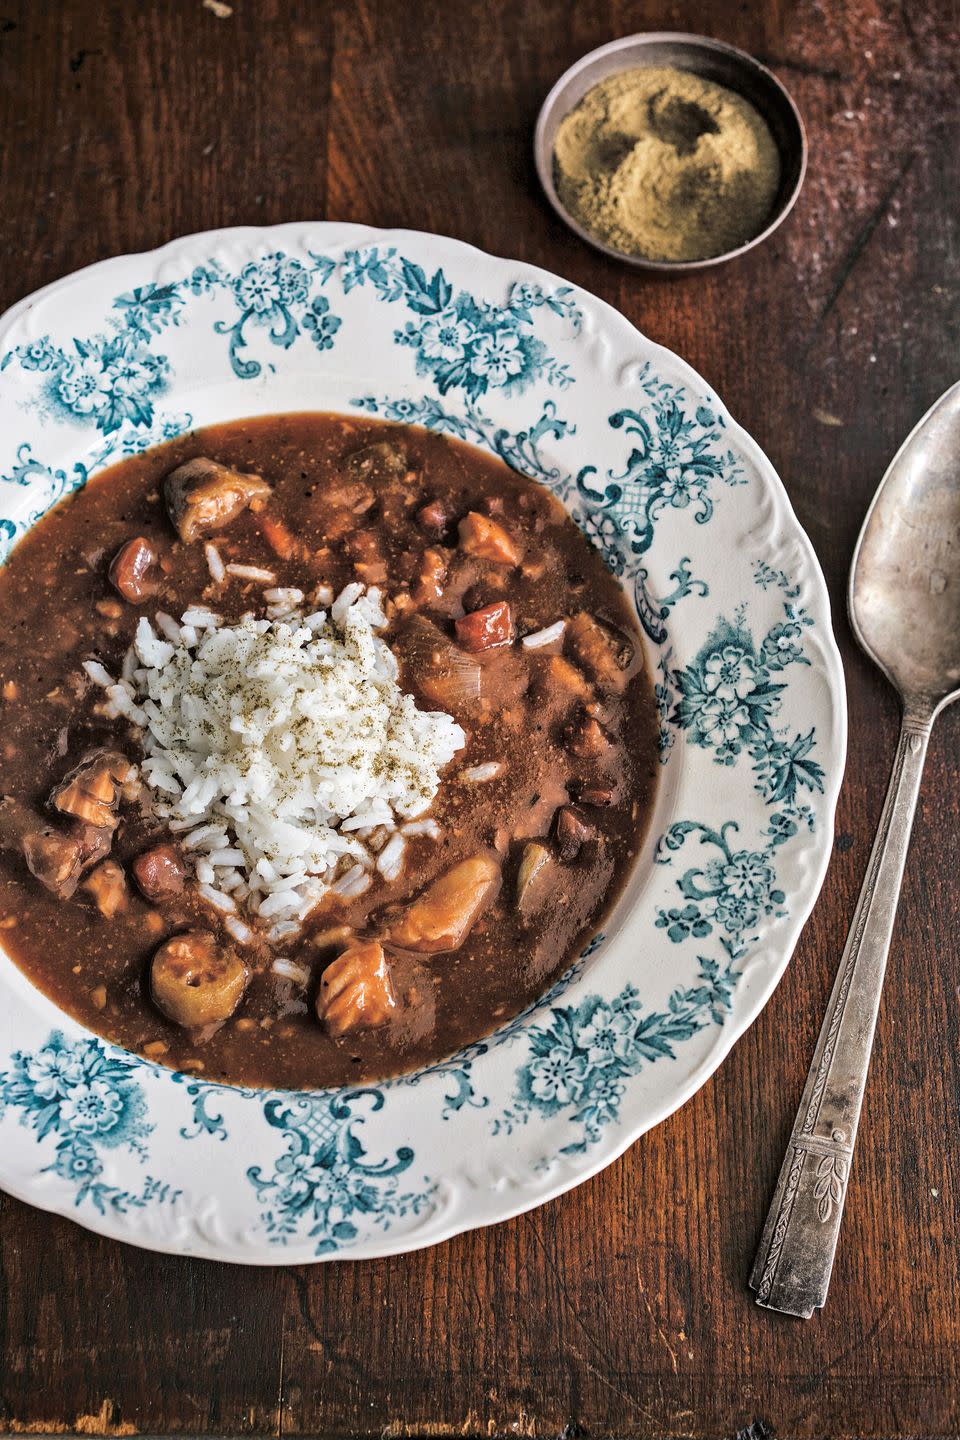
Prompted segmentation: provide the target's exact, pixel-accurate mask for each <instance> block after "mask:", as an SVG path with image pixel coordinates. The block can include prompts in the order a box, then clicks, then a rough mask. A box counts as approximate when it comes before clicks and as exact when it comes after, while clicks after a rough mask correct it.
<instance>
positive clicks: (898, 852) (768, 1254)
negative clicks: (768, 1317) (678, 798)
mask: <svg viewBox="0 0 960 1440" xmlns="http://www.w3.org/2000/svg"><path fill="white" fill-rule="evenodd" d="M930 725H931V721H930V720H928V719H914V718H912V717H905V718H904V721H903V725H902V728H901V731H900V741H899V744H898V746H897V754H896V759H895V761H894V765H893V774H892V775H891V777H890V785H889V788H888V790H887V798H886V800H885V801H884V806H883V813H882V815H881V817H880V825H879V828H878V830H877V838H876V840H875V841H874V845H873V850H872V851H871V854H870V863H869V865H868V866H867V873H866V876H865V878H864V882H863V888H862V889H861V891H860V898H859V900H858V901H857V908H856V910H855V912H854V916H853V923H852V924H851V926H850V932H849V934H848V936H847V943H846V945H845V946H844V951H843V957H842V959H841V961H840V969H839V972H838V974H837V978H836V980H835V981H834V986H833V991H832V992H831V995H830V1002H829V1004H828V1006H827V1013H826V1016H825V1017H824V1021H823V1027H822V1029H821V1031H820V1038H819V1040H818V1041H817V1048H816V1050H815V1052H814V1056H813V1063H812V1064H811V1066H810V1072H809V1074H808V1075H807V1083H806V1085H805V1086H804V1091H803V1097H802V1099H801V1101H800V1109H799V1110H798V1112H797V1118H796V1120H795V1121H794V1126H793V1133H792V1135H791V1137H790V1144H789V1146H788V1147H787V1153H786V1156H785V1158H784V1162H783V1167H782V1169H781V1171H780V1178H779V1180H778V1181H777V1188H776V1192H775V1193H774V1197H773V1203H772V1205H771V1207H770V1213H769V1214H768V1216H767V1223H766V1225H765V1226H764V1230H763V1235H762V1237H761V1239H760V1246H759V1248H758V1250H757V1257H756V1260H755V1261H754V1266H753V1272H752V1274H751V1276H750V1285H751V1287H752V1288H753V1289H754V1290H755V1291H756V1292H757V1304H758V1305H765V1306H767V1307H768V1308H769V1309H771V1310H782V1311H783V1312H784V1313H785V1314H788V1315H800V1316H803V1317H804V1318H806V1319H808V1318H809V1317H810V1316H811V1315H812V1314H813V1311H814V1309H815V1308H816V1307H818V1306H821V1305H823V1303H824V1301H825V1300H826V1298H827V1290H828V1288H829V1285H830V1273H831V1271H832V1269H833V1257H834V1254H835V1252H836V1248H837V1239H838V1237H839V1234H840V1221H841V1218H842V1216H843V1204H844V1200H845V1199H846V1189H847V1180H848V1178H849V1174H850V1162H851V1158H852V1155H853V1146H854V1141H855V1140H856V1138H857V1125H858V1123H859V1120H860V1107H861V1106H862V1104H863V1092H864V1089H865V1087H866V1082H867V1069H868V1067H869V1064H870V1052H871V1050H872V1048H873V1032H874V1028H875V1026H876V1022H877V1010H878V1008H879V1004H880V991H881V989H882V987H883V975H884V971H885V969H886V964H887V952H888V951H889V949H890V936H891V934H892V932H893V922H894V918H895V916H896V913H897V901H898V899H899V896H900V883H901V880H902V879H903V867H904V862H905V861H906V858H907V850H908V848H909V845H910V831H911V828H912V826H913V815H914V811H915V810H916V806H917V796H918V794H919V791H920V777H921V775H922V773H923V763H924V760H925V759H926V754H927V742H928V740H929V738H930Z"/></svg>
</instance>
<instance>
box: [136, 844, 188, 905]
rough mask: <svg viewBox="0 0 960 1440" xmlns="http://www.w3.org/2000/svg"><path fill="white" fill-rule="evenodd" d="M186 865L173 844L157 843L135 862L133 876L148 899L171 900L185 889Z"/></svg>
mask: <svg viewBox="0 0 960 1440" xmlns="http://www.w3.org/2000/svg"><path fill="white" fill-rule="evenodd" d="M186 876H187V870H186V866H185V865H184V863H183V861H182V859H181V858H180V854H179V852H178V851H177V849H176V847H175V846H173V845H155V846H154V847H153V849H152V850H145V851H144V852H143V854H142V855H138V856H137V858H136V860H134V862H133V878H134V880H136V882H137V884H138V886H139V887H140V889H141V890H142V891H143V893H144V895H146V897H147V899H148V900H170V899H172V898H173V897H174V896H175V895H180V894H181V893H182V891H183V883H184V880H185V879H186Z"/></svg>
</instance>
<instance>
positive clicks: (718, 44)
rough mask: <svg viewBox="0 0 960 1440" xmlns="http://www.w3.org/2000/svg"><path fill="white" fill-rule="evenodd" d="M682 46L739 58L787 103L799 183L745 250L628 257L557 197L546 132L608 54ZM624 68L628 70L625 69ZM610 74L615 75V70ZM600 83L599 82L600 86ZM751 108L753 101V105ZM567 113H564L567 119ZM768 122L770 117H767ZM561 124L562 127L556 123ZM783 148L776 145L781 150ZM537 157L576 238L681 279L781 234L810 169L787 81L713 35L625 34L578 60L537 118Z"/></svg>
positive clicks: (551, 196) (546, 186) (550, 196)
mask: <svg viewBox="0 0 960 1440" xmlns="http://www.w3.org/2000/svg"><path fill="white" fill-rule="evenodd" d="M666 43H669V44H674V45H681V46H685V47H687V48H689V49H690V50H694V49H697V48H705V49H707V50H713V51H716V52H719V53H722V54H724V55H728V56H730V57H732V58H733V59H735V60H736V61H737V63H738V64H739V65H741V67H742V68H744V69H747V70H751V71H753V72H754V74H756V75H759V76H761V77H762V78H763V79H764V80H765V81H767V82H768V83H769V84H771V85H772V86H773V88H774V89H775V90H777V91H778V92H779V94H780V97H781V99H782V100H783V102H784V106H785V110H786V113H787V114H788V115H790V116H791V118H792V119H793V120H794V122H795V123H796V127H797V134H798V137H799V166H798V170H797V178H796V180H795V182H794V184H793V187H792V189H791V190H790V192H789V194H788V195H787V197H786V199H785V200H784V201H783V203H782V204H781V205H780V207H779V208H778V209H777V210H776V212H775V213H774V214H773V215H772V217H771V218H770V220H769V221H768V222H767V224H766V225H765V226H764V228H763V229H762V230H761V231H759V232H758V234H756V235H754V236H753V238H752V239H750V240H747V241H745V242H744V243H743V244H742V245H738V246H736V248H735V249H733V250H724V251H722V252H721V253H720V254H719V255H710V256H708V257H706V258H705V259H703V260H648V259H646V258H645V257H644V256H642V255H630V254H628V253H627V252H626V251H624V250H618V249H617V248H616V246H614V245H608V244H607V243H606V241H604V240H601V239H599V237H598V236H596V235H594V234H593V233H592V232H591V231H589V230H587V229H586V228H585V227H584V226H583V225H581V224H580V222H579V221H578V220H576V219H575V218H574V217H573V216H572V215H571V214H570V212H569V210H567V208H566V206H565V205H564V204H563V202H562V201H561V199H560V196H559V195H558V194H557V188H556V185H555V184H554V178H553V143H552V138H551V139H550V140H549V141H548V137H547V132H548V129H549V127H550V126H551V124H553V123H554V121H555V118H556V117H555V112H556V110H557V107H558V104H559V101H560V97H561V95H562V94H563V92H564V90H565V89H566V87H567V85H568V84H569V83H570V81H571V80H573V79H575V78H576V76H577V75H579V74H580V73H581V72H582V71H583V70H585V69H586V68H587V67H588V66H589V65H590V64H592V63H593V61H595V60H597V59H601V58H605V57H607V56H609V55H616V54H618V53H619V52H620V51H626V50H631V49H636V50H643V49H646V48H647V46H649V45H654V44H666ZM623 68H624V69H628V68H630V67H629V66H626V65H625V66H624V67H623ZM610 73H611V74H613V73H616V72H614V71H611V72H610ZM597 83H599V81H598V82H597ZM751 103H752V102H751ZM567 114H569V110H565V111H564V115H563V116H561V117H560V118H561V119H563V118H565V116H566V115H567ZM764 118H766V117H764ZM557 123H559V122H557ZM779 148H780V147H779V146H778V149H779ZM533 155H534V163H535V165H536V170H537V176H538V178H539V180H540V184H541V186H542V187H543V191H544V194H545V195H546V197H547V200H548V201H549V202H550V205H551V207H552V208H553V209H554V210H555V211H556V213H557V214H558V215H559V217H560V219H561V220H562V221H563V222H564V224H565V225H567V227H568V228H569V229H570V230H572V231H573V233H574V234H575V235H577V236H579V238H580V239H581V240H583V241H585V242H586V243H587V244H588V245H591V246H592V247H593V248H594V249H595V250H599V251H600V252H601V254H603V255H608V256H609V257H610V258H611V259H613V260H620V261H622V262H623V263H624V264H626V265H629V266H631V268H633V269H635V270H649V271H651V272H653V273H655V274H660V275H683V274H688V273H691V272H694V271H697V270H708V269H711V268H712V267H713V266H715V265H722V264H724V263H725V262H726V261H728V260H735V259H737V257H738V256H740V255H745V254H746V253H747V251H748V250H753V249H754V248H755V247H756V246H757V245H760V244H762V242H763V241H764V240H766V239H768V238H769V236H770V235H772V234H773V232H774V231H775V230H778V229H779V228H780V226H781V225H782V224H783V222H784V220H786V218H787V216H788V215H789V214H790V212H791V210H793V208H794V206H795V205H796V203H797V200H798V199H799V196H800V191H801V190H802V188H803V182H804V180H805V179H806V174H807V165H808V161H809V143H808V140H807V131H806V127H805V125H804V123H803V117H802V115H801V114H800V110H799V108H798V106H797V103H796V101H795V100H794V98H793V96H792V95H791V94H790V91H789V90H788V89H787V87H786V85H784V83H783V81H782V80H781V79H780V78H779V76H777V75H776V74H774V72H773V71H772V70H771V69H770V68H769V67H768V66H766V65H764V64H763V63H762V61H760V60H757V59H756V58H755V57H754V56H753V55H751V54H750V53H749V52H748V51H746V50H741V49H740V48H739V46H737V45H731V44H730V43H729V42H728V41H726V40H717V39H715V38H714V37H713V36H711V35H697V34H694V33H692V32H690V31H685V30H641V31H637V32H636V33H635V34H633V35H623V36H621V37H620V38H619V39H617V40H609V41H607V42H606V43H605V44H603V45H598V46H597V47H596V48H595V49H593V50H588V51H587V52H586V54H584V55H581V57H580V59H579V60H575V61H574V63H573V64H572V65H570V66H568V67H567V69H566V70H564V72H563V73H562V74H561V75H560V76H559V77H558V79H557V80H556V81H555V82H554V84H553V85H552V86H551V87H550V90H549V91H548V93H547V95H546V98H545V99H544V101H543V104H542V105H541V106H540V110H539V113H538V115H537V122H536V126H535V128H534V135H533Z"/></svg>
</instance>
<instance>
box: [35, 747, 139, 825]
mask: <svg viewBox="0 0 960 1440" xmlns="http://www.w3.org/2000/svg"><path fill="white" fill-rule="evenodd" d="M131 769H132V766H131V764H130V761H129V760H127V759H126V757H125V756H123V755H120V754H118V752H117V751H115V750H94V751H92V752H91V753H90V754H89V755H87V756H86V758H85V759H83V760H82V761H81V762H80V764H79V765H78V766H77V767H76V769H75V770H72V771H71V772H70V774H69V775H68V776H67V777H66V779H64V780H62V781H61V782H60V784H59V785H57V786H56V787H55V788H54V791H53V793H52V795H51V796H50V803H51V804H52V805H53V806H54V808H55V809H57V810H60V811H61V812H62V813H63V814H64V815H74V816H76V818H77V819H78V820H83V821H84V822H85V823H86V824H88V825H95V826H98V827H101V828H103V829H107V830H113V829H115V828H116V824H117V804H118V801H119V798H120V793H119V792H120V786H121V785H123V784H124V782H125V781H126V780H127V779H128V778H129V776H130V772H131Z"/></svg>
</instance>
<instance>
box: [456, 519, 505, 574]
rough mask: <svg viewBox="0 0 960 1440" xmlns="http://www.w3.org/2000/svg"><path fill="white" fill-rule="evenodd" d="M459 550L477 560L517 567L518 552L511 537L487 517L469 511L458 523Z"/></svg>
mask: <svg viewBox="0 0 960 1440" xmlns="http://www.w3.org/2000/svg"><path fill="white" fill-rule="evenodd" d="M459 533H460V548H461V550H463V552H464V554H466V555H476V556H477V558H478V559H479V560H492V561H493V562H494V564H496V565H519V563H520V551H519V550H518V549H517V547H516V545H515V544H514V541H513V537H512V536H511V535H510V534H509V533H508V532H507V531H506V530H505V529H504V528H503V526H502V525H500V524H499V523H498V522H497V521H496V520H491V519H490V517H489V515H481V514H479V513H478V512H477V511H476V510H471V511H470V512H469V514H467V515H465V516H464V517H463V519H462V520H461V521H460V526H459Z"/></svg>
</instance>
